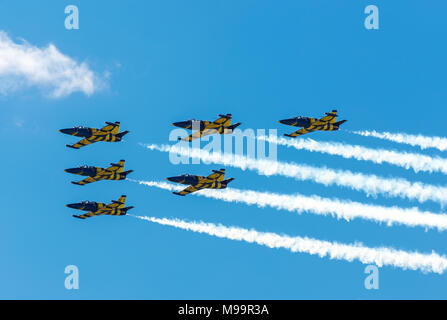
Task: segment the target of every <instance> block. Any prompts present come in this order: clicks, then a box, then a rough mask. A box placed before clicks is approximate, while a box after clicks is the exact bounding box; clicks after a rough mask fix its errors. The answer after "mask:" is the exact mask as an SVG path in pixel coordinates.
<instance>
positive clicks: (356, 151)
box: [258, 136, 447, 174]
mask: <svg viewBox="0 0 447 320" xmlns="http://www.w3.org/2000/svg"><path fill="white" fill-rule="evenodd" d="M258 139H260V140H264V141H267V142H270V143H274V144H277V145H282V146H286V147H293V148H295V149H298V150H307V151H311V152H321V153H326V154H330V155H336V156H341V157H343V158H346V159H356V160H363V161H372V162H374V163H378V164H382V163H389V164H392V165H395V166H399V167H402V168H405V169H407V170H408V169H413V170H414V171H415V172H419V171H426V172H430V173H431V172H442V173H443V174H447V159H444V158H440V157H430V156H426V155H422V154H417V153H408V152H398V151H392V150H386V149H371V148H366V147H362V146H358V145H349V144H344V143H339V142H318V141H315V140H312V139H298V140H291V139H285V138H278V137H266V136H260V137H258Z"/></svg>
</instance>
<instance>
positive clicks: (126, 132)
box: [116, 131, 130, 138]
mask: <svg viewBox="0 0 447 320" xmlns="http://www.w3.org/2000/svg"><path fill="white" fill-rule="evenodd" d="M129 132H130V131H123V132H120V133H118V134H116V136H117V137H118V138H122V137H124V136H125V135H126V134H128V133H129Z"/></svg>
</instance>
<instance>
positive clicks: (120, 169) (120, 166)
mask: <svg viewBox="0 0 447 320" xmlns="http://www.w3.org/2000/svg"><path fill="white" fill-rule="evenodd" d="M124 163H125V162H124V160H120V161H119V162H118V163H111V165H112V166H111V167H108V168H107V169H106V170H107V171H113V172H115V171H116V172H119V173H120V172H123V169H124Z"/></svg>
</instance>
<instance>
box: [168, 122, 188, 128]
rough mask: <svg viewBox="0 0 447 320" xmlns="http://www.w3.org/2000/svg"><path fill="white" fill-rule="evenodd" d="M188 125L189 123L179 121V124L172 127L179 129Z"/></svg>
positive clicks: (175, 123) (176, 123)
mask: <svg viewBox="0 0 447 320" xmlns="http://www.w3.org/2000/svg"><path fill="white" fill-rule="evenodd" d="M189 124H190V121H180V122H174V123H173V124H172V125H173V126H174V127H179V128H187V127H188V126H189Z"/></svg>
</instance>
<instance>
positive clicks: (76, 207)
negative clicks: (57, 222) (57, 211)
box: [66, 203, 81, 209]
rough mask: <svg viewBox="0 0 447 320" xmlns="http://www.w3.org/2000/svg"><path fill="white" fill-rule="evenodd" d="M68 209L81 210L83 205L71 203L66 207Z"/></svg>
mask: <svg viewBox="0 0 447 320" xmlns="http://www.w3.org/2000/svg"><path fill="white" fill-rule="evenodd" d="M66 207H68V208H72V209H79V208H81V204H80V203H69V204H67V205H66Z"/></svg>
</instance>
